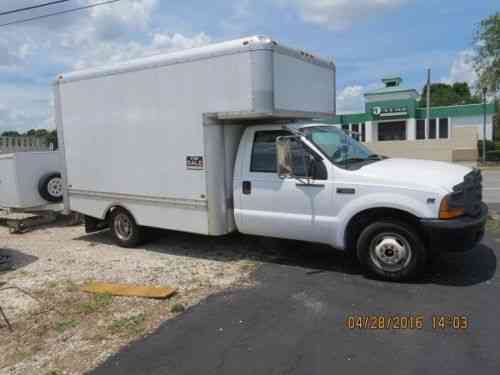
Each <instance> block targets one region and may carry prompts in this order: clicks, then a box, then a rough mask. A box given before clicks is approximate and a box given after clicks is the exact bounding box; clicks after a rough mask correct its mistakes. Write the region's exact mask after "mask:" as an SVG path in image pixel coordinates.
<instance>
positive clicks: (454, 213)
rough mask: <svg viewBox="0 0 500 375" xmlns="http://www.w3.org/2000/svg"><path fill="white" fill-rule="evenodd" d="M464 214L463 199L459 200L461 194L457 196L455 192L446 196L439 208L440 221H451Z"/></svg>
mask: <svg viewBox="0 0 500 375" xmlns="http://www.w3.org/2000/svg"><path fill="white" fill-rule="evenodd" d="M464 213H465V208H464V206H463V199H461V194H457V192H455V193H451V194H448V195H446V196H445V197H444V198H443V200H442V201H441V205H440V206H439V218H440V219H445V220H446V219H453V218H456V217H459V216H462V215H463V214H464Z"/></svg>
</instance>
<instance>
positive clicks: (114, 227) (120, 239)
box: [109, 207, 144, 248]
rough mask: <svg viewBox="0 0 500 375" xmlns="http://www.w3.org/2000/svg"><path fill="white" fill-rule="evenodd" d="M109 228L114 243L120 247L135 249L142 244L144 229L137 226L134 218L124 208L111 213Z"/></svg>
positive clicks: (118, 208)
mask: <svg viewBox="0 0 500 375" xmlns="http://www.w3.org/2000/svg"><path fill="white" fill-rule="evenodd" d="M109 220H110V222H109V227H110V228H111V233H112V234H113V237H114V239H115V241H116V243H117V244H118V245H119V246H121V247H129V248H130V247H135V246H137V245H139V244H141V243H142V242H143V239H144V228H142V227H141V226H139V225H137V223H136V221H135V219H134V217H133V216H132V215H131V214H130V212H128V211H127V210H125V209H124V208H121V207H117V208H115V209H113V211H111V215H110V219H109Z"/></svg>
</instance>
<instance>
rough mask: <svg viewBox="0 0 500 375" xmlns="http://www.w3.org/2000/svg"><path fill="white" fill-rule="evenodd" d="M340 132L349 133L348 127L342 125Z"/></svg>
mask: <svg viewBox="0 0 500 375" xmlns="http://www.w3.org/2000/svg"><path fill="white" fill-rule="evenodd" d="M342 130H343V131H345V132H346V133H349V125H342Z"/></svg>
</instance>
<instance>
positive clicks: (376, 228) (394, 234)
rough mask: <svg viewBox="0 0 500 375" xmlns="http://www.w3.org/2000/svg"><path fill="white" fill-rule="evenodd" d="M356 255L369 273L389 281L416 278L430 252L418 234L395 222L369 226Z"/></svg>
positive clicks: (381, 222)
mask: <svg viewBox="0 0 500 375" xmlns="http://www.w3.org/2000/svg"><path fill="white" fill-rule="evenodd" d="M357 255H358V259H359V261H360V262H361V264H362V265H363V266H364V268H365V269H366V270H367V271H368V272H369V273H371V274H373V275H375V276H377V277H379V278H381V279H384V280H389V281H407V280H412V279H415V278H417V277H418V276H420V275H421V274H422V272H423V270H424V268H425V265H426V262H427V250H426V248H425V246H424V244H423V242H422V240H421V239H420V236H419V235H418V233H417V232H416V231H415V230H414V229H413V228H412V227H411V226H409V225H408V224H406V223H403V222H399V221H396V220H394V221H393V220H386V221H379V222H375V223H372V224H370V225H368V226H367V227H366V228H365V229H364V230H363V231H362V232H361V235H360V236H359V238H358V242H357Z"/></svg>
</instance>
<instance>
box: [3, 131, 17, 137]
mask: <svg viewBox="0 0 500 375" xmlns="http://www.w3.org/2000/svg"><path fill="white" fill-rule="evenodd" d="M20 135H21V134H19V133H18V132H17V131H15V130H7V131H4V132H3V133H2V137H19V136H20Z"/></svg>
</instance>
